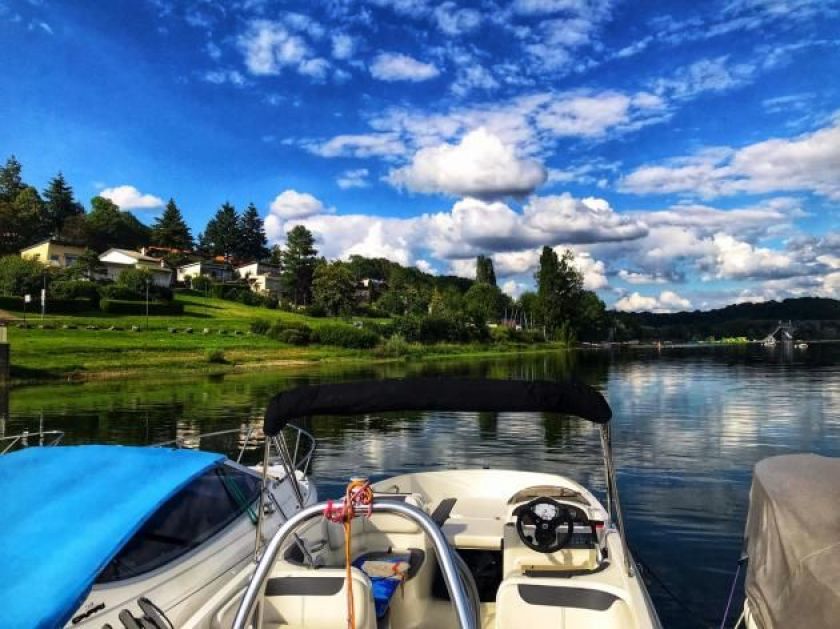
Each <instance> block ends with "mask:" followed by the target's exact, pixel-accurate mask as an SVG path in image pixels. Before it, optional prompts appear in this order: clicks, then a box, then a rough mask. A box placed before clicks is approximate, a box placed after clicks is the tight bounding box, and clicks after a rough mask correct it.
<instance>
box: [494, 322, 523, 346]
mask: <svg viewBox="0 0 840 629" xmlns="http://www.w3.org/2000/svg"><path fill="white" fill-rule="evenodd" d="M490 338H491V339H492V341H493V342H494V343H510V342H511V341H516V340H518V339H517V334H516V330H513V329H511V328H509V327H507V326H506V325H499V326H496V327H495V328H491V330H490Z"/></svg>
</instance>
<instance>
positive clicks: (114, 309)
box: [47, 299, 184, 315]
mask: <svg viewBox="0 0 840 629" xmlns="http://www.w3.org/2000/svg"><path fill="white" fill-rule="evenodd" d="M47 307H49V303H47ZM99 309H100V310H101V311H102V312H106V313H108V314H121V315H145V314H146V302H145V301H122V300H117V299H100V300H99ZM149 314H150V315H181V314H184V304H182V303H179V302H177V301H173V302H170V303H166V302H159V301H154V302H149Z"/></svg>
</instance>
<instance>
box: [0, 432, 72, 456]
mask: <svg viewBox="0 0 840 629" xmlns="http://www.w3.org/2000/svg"><path fill="white" fill-rule="evenodd" d="M45 436H50V437H53V439H52V441H50V442H49V443H44V437H45ZM34 437H38V441H39V443H38V446H44V447H52V446H57V445H58V444H59V442H60V441H61V440H62V439H63V438H64V431H63V430H39V431H38V432H29V431H28V430H24V431H23V432H22V433H20V434H19V435H9V436H7V437H0V443H2V442H3V441H11V443H10V444H9V445H7V446H6V447H5V448H3V450H2V451H0V456H2V455H4V454H6V453H7V452H8V451H9V450H11V449H12V448H14V447H15V446H16V445H17V444H18V443H21V442H23V445H24V446H29V440H30V439H32V438H34Z"/></svg>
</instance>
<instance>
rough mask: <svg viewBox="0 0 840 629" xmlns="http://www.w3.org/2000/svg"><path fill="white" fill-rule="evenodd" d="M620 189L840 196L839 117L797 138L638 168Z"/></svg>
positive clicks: (638, 191) (715, 151)
mask: <svg viewBox="0 0 840 629" xmlns="http://www.w3.org/2000/svg"><path fill="white" fill-rule="evenodd" d="M620 188H621V189H622V190H623V191H625V192H632V193H636V194H657V193H658V194H672V193H680V192H686V193H693V194H696V195H699V196H702V197H707V198H711V197H718V196H726V195H732V194H738V193H751V194H762V193H768V192H778V191H796V190H802V191H808V192H813V193H815V194H819V195H822V196H825V197H828V198H829V199H832V200H838V199H840V121H837V122H834V123H833V124H832V125H830V126H828V127H825V128H822V129H819V130H817V131H814V132H812V133H807V134H805V135H801V136H799V137H796V138H791V139H781V138H774V139H770V140H765V141H763V142H758V143H756V144H751V145H748V146H745V147H743V148H741V149H737V150H736V149H731V148H728V147H723V148H718V149H716V150H707V151H703V152H700V153H698V154H696V155H693V156H687V157H681V158H676V159H673V160H671V161H670V162H668V163H666V164H665V165H662V166H642V167H640V168H638V169H636V170H635V171H633V172H632V173H630V174H629V175H627V176H626V177H625V178H624V179H623V180H622V181H621V185H620Z"/></svg>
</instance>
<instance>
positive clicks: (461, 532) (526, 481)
mask: <svg viewBox="0 0 840 629" xmlns="http://www.w3.org/2000/svg"><path fill="white" fill-rule="evenodd" d="M411 410H433V411H499V412H503V413H509V412H531V413H533V412H549V413H564V414H569V415H575V416H578V417H581V418H585V419H588V420H590V421H592V422H594V423H596V424H597V425H598V426H599V429H600V435H601V444H602V446H603V450H604V470H605V477H606V488H607V491H606V498H607V501H606V506H605V505H604V504H602V503H601V502H600V501H599V500H598V499H597V498H596V497H595V496H594V495H593V494H592V493H591V492H590V491H589V490H587V489H586V488H585V487H583V486H582V485H580V484H578V483H577V482H575V481H574V480H571V479H570V478H568V477H566V476H562V475H555V474H545V473H532V472H524V471H517V470H493V469H461V470H446V471H425V472H424V471H420V472H416V473H411V474H404V475H400V476H395V477H392V478H386V479H384V480H381V481H378V482H376V483H374V484H373V485H369V484H368V483H367V482H366V481H363V480H359V479H356V480H354V481H352V482H351V484H350V485H349V486H348V492H347V495H346V497H345V499H344V501H343V502H341V504H337V503H321V504H317V505H312V506H310V507H308V508H306V509H303V510H302V511H300V512H299V513H297V514H296V515H294V516H292V517H291V518H290V519H289V520H288V521H287V522H286V523H285V524H283V525H282V526H281V527H280V528H279V530H278V531H277V533H275V535H274V536H273V538H272V539H271V541H270V542H269V543H268V545H267V547H266V548H265V550H264V552H263V553H262V555H261V557H260V560H259V563H258V565H257V568H256V571H254V572H245V571H243V572H242V573H241V575H240V577H239V578H238V579H233V580H232V581H231V582H230V584H229V586H228V587H227V588H225V589H223V590H220V591H219V592H218V593H217V595H216V597H215V598H214V600H212V601H209V602H208V604H207V608H206V609H204V610H202V611H201V613H200V614H199V615H200V616H201V617H202V618H206V617H207V613H208V611H209V610H210V609H212V610H215V611H214V615H213V618H212V621H211V626H212V627H219V628H222V627H224V628H228V627H231V626H232V627H234V628H235V629H245V628H246V627H254V628H257V629H266V628H275V627H277V628H280V627H290V628H292V627H293V628H296V629H316V628H318V629H320V628H327V627H330V628H332V627H342V626H346V627H352V628H354V629H386V628H392V629H397V628H412V629H424V628H429V629H432V628H435V629H440V628H444V629H446V628H456V627H457V628H461V629H478V628H479V627H481V628H487V629H489V628H497V629H513V628H521V627H529V626H545V627H549V626H550V627H560V628H562V627H575V628H583V629H587V628H591V629H595V628H597V629H610V628H613V627H615V628H619V627H621V628H624V629H628V628H634V629H636V628H638V629H643V628H645V629H646V628H653V627H660V626H661V625H660V622H659V619H658V617H657V614H656V611H655V609H654V607H653V605H652V603H651V600H650V597H649V595H648V592H647V590H646V588H645V585H644V583H643V581H642V579H641V578H640V576H639V572H638V570H637V568H636V565H635V563H634V561H633V558H632V556H631V554H630V551H629V549H628V546H627V541H626V538H625V534H624V530H623V525H622V517H621V508H620V502H619V497H618V492H617V489H616V483H615V472H614V468H613V460H612V453H611V440H610V430H609V423H608V422H609V419H610V417H611V411H610V408H609V406H608V405H607V403H606V401H605V400H604V398H603V397H602V396H601V395H600V394H599V393H597V392H596V391H595V390H593V389H591V388H589V387H587V386H584V385H580V384H561V383H553V382H514V381H504V380H459V379H454V380H453V379H420V380H384V381H372V382H361V383H359V382H355V383H342V384H329V385H322V386H306V387H301V388H298V389H293V390H291V391H287V392H284V393H281V394H280V395H278V396H276V397H275V398H273V399H272V401H271V403H270V405H269V407H268V410H267V412H266V419H265V425H264V431H265V433H266V434H269V435H272V434H275V433H277V432H278V431H280V430H282V429H283V426H284V425H285V424H286V422H287V421H289V420H293V419H296V418H298V417H302V416H314V415H342V414H354V415H359V414H367V413H378V412H384V411H411ZM237 584H238V585H237ZM243 591H244V593H243ZM188 626H192V625H188Z"/></svg>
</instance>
